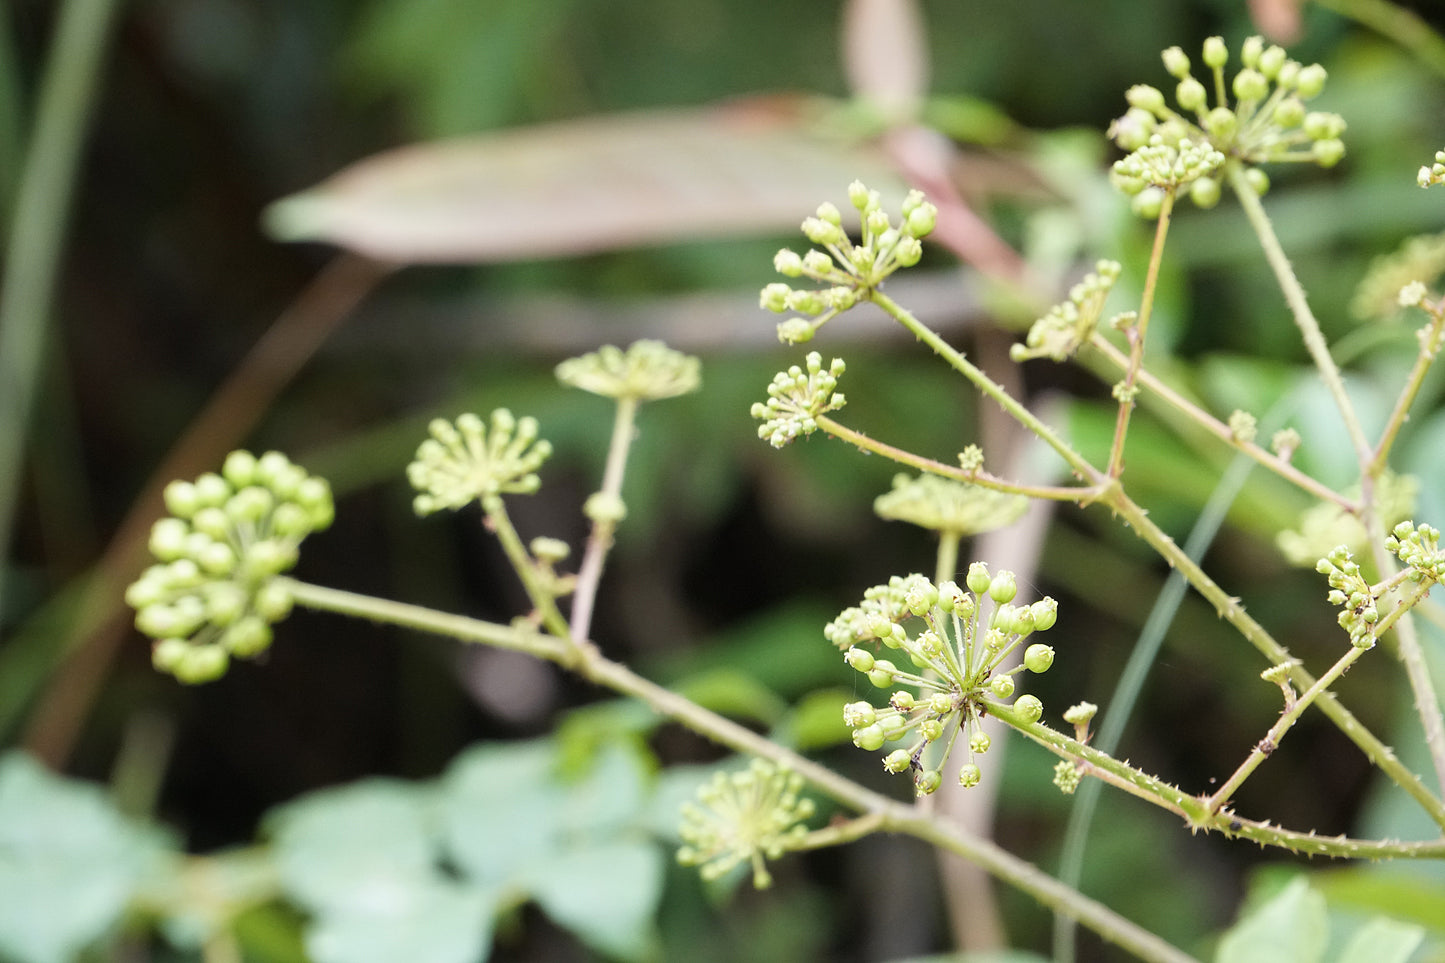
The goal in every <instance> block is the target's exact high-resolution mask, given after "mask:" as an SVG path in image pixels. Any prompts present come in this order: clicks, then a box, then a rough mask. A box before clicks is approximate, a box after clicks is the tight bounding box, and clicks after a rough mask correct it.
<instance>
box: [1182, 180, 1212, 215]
mask: <svg viewBox="0 0 1445 963" xmlns="http://www.w3.org/2000/svg"><path fill="white" fill-rule="evenodd" d="M1219 195H1220V191H1219V181H1217V180H1215V179H1214V178H1212V177H1201V178H1199V179H1198V180H1196V181H1195V182H1194V183H1192V184H1190V185H1189V199H1190V200H1191V201H1193V202H1194V206H1195V207H1198V208H1201V209H1202V210H1206V211H1207V210H1209V209H1210V208H1212V207H1214V205H1216V204H1218V203H1219Z"/></svg>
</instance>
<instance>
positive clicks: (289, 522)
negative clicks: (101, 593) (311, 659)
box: [125, 451, 335, 683]
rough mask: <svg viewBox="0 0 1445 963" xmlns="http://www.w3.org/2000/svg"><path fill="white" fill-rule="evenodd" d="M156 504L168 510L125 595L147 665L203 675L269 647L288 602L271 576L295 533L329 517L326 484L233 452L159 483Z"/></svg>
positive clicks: (290, 554) (293, 544)
mask: <svg viewBox="0 0 1445 963" xmlns="http://www.w3.org/2000/svg"><path fill="white" fill-rule="evenodd" d="M165 503H166V508H167V510H169V512H170V515H169V516H168V517H166V518H162V519H161V520H160V521H158V522H156V523H155V525H154V526H153V527H152V528H151V536H150V550H151V554H152V555H154V556H155V558H156V559H157V564H155V565H152V566H151V567H150V568H148V569H146V570H145V572H144V573H142V574H141V577H140V578H139V579H137V580H136V581H135V582H133V583H132V584H131V585H130V587H129V588H127V589H126V592H125V599H126V602H127V603H128V604H129V605H130V606H131V607H132V608H133V609H135V611H136V617H135V624H136V628H138V629H140V630H141V631H142V632H144V633H145V634H146V635H148V636H150V637H151V638H152V639H154V640H155V643H154V645H153V646H152V648H151V661H152V662H153V663H154V665H155V667H156V668H157V669H159V670H160V671H162V672H169V673H171V674H172V675H174V676H175V677H176V678H177V679H179V680H180V681H182V682H187V683H200V682H209V681H211V680H213V679H218V678H220V677H221V676H222V675H224V674H225V672H226V669H227V668H228V667H229V665H230V660H231V658H232V657H233V656H234V657H238V658H246V657H248V656H255V655H259V654H261V653H262V652H264V651H266V649H267V648H268V647H270V645H271V626H272V624H273V623H275V622H279V621H281V620H282V619H284V618H285V617H286V616H287V614H289V613H290V611H291V604H292V599H291V593H290V592H289V591H288V590H287V589H286V587H285V585H284V583H283V582H282V581H280V580H278V579H277V576H279V575H280V574H281V573H283V572H286V571H288V570H289V569H290V568H291V567H292V566H293V565H295V564H296V559H297V555H298V550H299V547H300V545H301V541H302V539H304V538H305V537H306V536H307V535H309V534H311V533H312V532H315V531H320V530H322V529H324V528H327V527H328V526H329V525H330V524H331V521H332V518H333V517H334V514H335V511H334V507H333V504H332V500H331V487H330V486H329V485H327V483H326V481H325V480H324V479H321V478H315V477H313V476H311V475H308V474H307V473H306V471H305V470H304V469H302V468H300V467H298V466H296V465H293V464H292V463H291V462H290V461H289V460H288V459H287V458H286V456H285V455H282V454H281V453H280V452H275V451H272V452H267V453H266V454H264V455H262V456H261V457H260V458H257V457H256V456H255V455H253V454H251V453H250V452H248V451H233V452H231V454H230V455H229V456H227V458H226V461H225V465H224V467H223V468H222V470H221V473H220V474H215V473H213V472H208V473H206V474H204V475H202V476H201V477H199V478H197V479H196V480H195V481H194V482H185V481H174V482H171V483H170V484H169V485H167V486H166V490H165Z"/></svg>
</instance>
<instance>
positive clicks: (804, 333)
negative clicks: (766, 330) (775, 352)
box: [778, 318, 817, 344]
mask: <svg viewBox="0 0 1445 963" xmlns="http://www.w3.org/2000/svg"><path fill="white" fill-rule="evenodd" d="M816 330H817V329H816V328H815V327H814V326H813V322H811V321H809V320H808V319H807V318H789V319H788V320H786V321H784V322H782V323H781V324H779V325H778V340H779V341H781V342H782V343H783V344H807V343H808V342H809V341H812V340H813V334H814V333H815V331H816Z"/></svg>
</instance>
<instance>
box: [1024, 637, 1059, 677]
mask: <svg viewBox="0 0 1445 963" xmlns="http://www.w3.org/2000/svg"><path fill="white" fill-rule="evenodd" d="M1053 664H1054V650H1053V647H1052V646H1048V645H1044V644H1043V643H1042V642H1035V643H1034V644H1033V645H1031V646H1029V647H1028V649H1027V650H1026V651H1025V652H1024V668H1026V669H1028V670H1029V671H1030V672H1033V673H1035V674H1038V673H1042V672H1047V671H1049V666H1051V665H1053Z"/></svg>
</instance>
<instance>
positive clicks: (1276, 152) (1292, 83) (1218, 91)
mask: <svg viewBox="0 0 1445 963" xmlns="http://www.w3.org/2000/svg"><path fill="white" fill-rule="evenodd" d="M1163 59H1164V68H1165V70H1167V71H1168V72H1169V74H1170V75H1171V76H1173V77H1174V79H1175V80H1176V81H1177V83H1176V85H1175V88H1174V101H1175V103H1176V104H1177V105H1178V110H1175V109H1173V108H1171V107H1170V106H1169V104H1168V101H1167V98H1166V97H1165V95H1164V93H1163V91H1161V90H1159V89H1158V88H1156V87H1151V86H1148V85H1145V84H1140V85H1137V86H1134V87H1131V88H1129V91H1128V93H1127V94H1126V95H1125V99H1126V100H1127V101H1128V102H1129V109H1128V111H1127V112H1126V113H1125V114H1124V116H1123V117H1120V118H1119V119H1118V120H1116V121H1115V122H1114V124H1113V125H1112V126H1111V127H1110V129H1109V136H1110V137H1112V138H1113V139H1114V141H1115V142H1116V143H1117V144H1118V145H1119V146H1120V147H1121V148H1123V149H1124V150H1126V151H1130V152H1132V153H1131V155H1130V157H1133V158H1135V160H1133V161H1131V162H1130V163H1129V164H1128V165H1126V169H1123V170H1120V169H1119V168H1118V167H1117V165H1116V172H1115V173H1116V179H1117V182H1118V183H1119V186H1120V187H1121V188H1122V189H1124V190H1126V191H1128V192H1129V193H1132V194H1135V195H1136V196H1146V197H1147V192H1149V191H1150V190H1151V189H1152V190H1156V191H1157V190H1175V189H1178V188H1180V187H1183V186H1184V185H1185V184H1188V186H1189V192H1190V197H1191V198H1192V199H1193V200H1194V201H1195V202H1196V203H1197V204H1199V205H1200V206H1201V207H1212V206H1213V205H1214V204H1215V203H1217V202H1218V200H1219V193H1220V192H1219V181H1218V179H1217V178H1216V177H1215V176H1214V172H1213V171H1211V170H1209V169H1208V168H1209V167H1210V166H1211V164H1210V162H1209V161H1210V160H1212V155H1208V154H1206V155H1199V154H1198V151H1199V150H1200V149H1201V148H1203V149H1205V150H1206V151H1207V150H1213V151H1216V152H1218V153H1219V154H1222V155H1223V156H1224V158H1226V159H1227V160H1228V161H1237V162H1238V163H1241V164H1244V165H1246V166H1247V168H1248V169H1247V170H1246V176H1247V177H1248V178H1249V179H1250V182H1251V186H1253V187H1254V189H1255V190H1256V192H1258V193H1261V194H1262V193H1264V191H1265V190H1266V189H1267V188H1268V186H1269V180H1268V178H1267V177H1266V176H1265V175H1264V173H1263V172H1262V171H1260V170H1258V168H1257V166H1255V165H1259V164H1264V163H1272V162H1277V161H1287V162H1306V163H1315V164H1319V165H1320V166H1321V167H1333V166H1334V165H1335V164H1337V163H1339V161H1340V159H1341V158H1342V157H1344V154H1345V145H1344V141H1342V140H1340V135H1341V134H1343V133H1344V130H1345V122H1344V120H1343V119H1342V118H1341V117H1340V116H1339V115H1338V114H1330V113H1324V112H1322V111H1311V110H1308V109H1307V108H1306V107H1305V102H1306V101H1309V100H1312V99H1314V98H1315V97H1317V96H1319V94H1320V92H1321V91H1323V90H1324V86H1325V80H1326V73H1325V69H1324V68H1323V67H1321V66H1320V65H1319V64H1310V65H1308V66H1306V65H1304V64H1300V63H1298V62H1296V61H1294V60H1290V59H1289V57H1288V56H1287V55H1286V54H1285V52H1284V49H1283V48H1281V47H1277V46H1266V45H1265V42H1264V40H1263V39H1262V38H1260V37H1250V38H1248V39H1247V40H1245V42H1244V44H1243V46H1242V47H1241V49H1240V61H1241V64H1242V65H1241V67H1240V69H1239V71H1238V72H1237V73H1235V75H1234V77H1233V80H1232V81H1230V82H1229V83H1227V84H1226V80H1225V71H1224V68H1225V65H1226V64H1227V63H1228V61H1229V50H1228V48H1227V47H1226V46H1225V44H1224V41H1223V40H1222V39H1221V38H1219V37H1210V38H1209V39H1208V40H1206V41H1205V42H1204V50H1203V57H1202V59H1203V62H1204V67H1205V68H1206V70H1207V71H1208V73H1207V74H1206V81H1207V82H1205V81H1200V80H1199V79H1197V78H1196V77H1194V75H1193V74H1192V72H1191V65H1190V62H1189V57H1188V55H1187V54H1185V53H1184V51H1183V50H1181V49H1180V48H1178V47H1170V48H1169V49H1168V50H1166V51H1164V56H1163ZM1229 94H1232V95H1233V104H1232V105H1231V103H1230V98H1229ZM1211 95H1212V97H1211ZM1211 99H1212V102H1213V106H1210V104H1211ZM1164 147H1167V148H1173V149H1175V150H1176V151H1177V152H1178V154H1177V156H1175V157H1174V158H1172V159H1170V158H1169V157H1168V156H1167V155H1164V154H1159V153H1145V152H1146V151H1157V149H1158V148H1164ZM1186 155H1189V156H1190V157H1191V159H1189V160H1186ZM1206 158H1208V159H1206ZM1125 160H1126V161H1128V160H1129V158H1125ZM1121 163H1123V162H1121ZM1222 163H1223V161H1219V162H1215V163H1213V164H1212V166H1213V167H1215V168H1218V167H1219V166H1220V164H1222ZM1161 175H1163V176H1161ZM1149 206H1150V204H1149V203H1148V201H1147V200H1146V201H1145V202H1141V203H1137V204H1136V209H1137V208H1138V207H1145V208H1147V207H1149Z"/></svg>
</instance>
